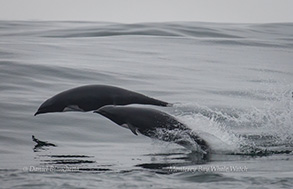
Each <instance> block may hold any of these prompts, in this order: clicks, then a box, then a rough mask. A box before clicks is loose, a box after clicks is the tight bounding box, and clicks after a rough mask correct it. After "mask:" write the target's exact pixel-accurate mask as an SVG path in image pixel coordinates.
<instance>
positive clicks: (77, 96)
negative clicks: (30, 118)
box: [35, 85, 170, 116]
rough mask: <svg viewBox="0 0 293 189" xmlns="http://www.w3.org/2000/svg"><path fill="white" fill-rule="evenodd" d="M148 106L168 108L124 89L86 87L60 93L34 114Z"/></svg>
mask: <svg viewBox="0 0 293 189" xmlns="http://www.w3.org/2000/svg"><path fill="white" fill-rule="evenodd" d="M127 104H150V105H157V106H169V105H170V104H169V103H167V102H163V101H160V100H157V99H154V98H150V97H147V96H145V95H143V94H140V93H136V92H133V91H129V90H126V89H122V88H118V87H114V86H107V85H86V86H81V87H77V88H73V89H69V90H67V91H64V92H61V93H59V94H57V95H55V96H53V97H52V98H50V99H48V100H46V101H45V102H44V103H43V104H42V105H41V106H40V107H39V109H38V111H37V112H36V113H35V116H36V115H38V114H44V113H49V112H65V111H83V112H87V111H93V110H97V109H99V108H100V107H102V106H105V105H127Z"/></svg>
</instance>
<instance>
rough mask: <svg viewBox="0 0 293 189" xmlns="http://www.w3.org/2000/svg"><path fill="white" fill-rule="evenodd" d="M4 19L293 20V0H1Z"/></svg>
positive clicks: (115, 20)
mask: <svg viewBox="0 0 293 189" xmlns="http://www.w3.org/2000/svg"><path fill="white" fill-rule="evenodd" d="M0 20H76V21H84V20H86V21H111V22H122V23H135V22H162V21H202V22H229V23H268V22H293V0H0Z"/></svg>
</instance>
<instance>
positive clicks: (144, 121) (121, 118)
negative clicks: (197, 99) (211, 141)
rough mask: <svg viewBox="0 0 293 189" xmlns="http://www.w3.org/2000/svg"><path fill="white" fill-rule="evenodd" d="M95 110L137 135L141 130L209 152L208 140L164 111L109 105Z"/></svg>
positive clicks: (164, 139) (156, 137)
mask: <svg viewBox="0 0 293 189" xmlns="http://www.w3.org/2000/svg"><path fill="white" fill-rule="evenodd" d="M94 112H95V113H99V114H101V115H103V116H105V117H107V118H108V119H110V120H111V121H113V122H115V123H116V124H118V125H120V126H122V127H125V128H128V129H130V130H131V131H132V132H133V133H134V134H135V135H137V132H139V133H141V134H143V135H145V136H148V137H150V138H155V139H159V140H163V141H166V142H175V143H177V144H179V145H182V146H184V147H186V148H188V149H190V150H192V151H195V152H203V153H204V154H208V152H209V146H208V144H207V143H206V141H204V140H203V139H202V138H200V137H198V136H197V135H196V134H195V133H194V132H193V131H192V130H191V129H190V128H188V127H187V126H185V125H184V124H182V123H180V122H179V121H177V120H176V119H175V118H174V117H172V116H171V115H169V114H167V113H164V112H162V111H159V110H155V109H150V108H143V107H129V106H128V107H127V106H113V105H108V106H104V107H102V108H100V109H98V110H96V111H94ZM198 147H200V148H198Z"/></svg>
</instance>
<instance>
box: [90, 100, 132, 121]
mask: <svg viewBox="0 0 293 189" xmlns="http://www.w3.org/2000/svg"><path fill="white" fill-rule="evenodd" d="M94 113H98V114H101V115H102V116H105V117H106V118H108V119H110V120H111V121H113V122H115V123H117V124H118V125H123V124H124V123H125V122H126V120H125V119H126V118H125V115H124V113H123V111H121V110H120V107H117V106H113V105H107V106H103V107H101V108H99V109H98V110H96V111H94Z"/></svg>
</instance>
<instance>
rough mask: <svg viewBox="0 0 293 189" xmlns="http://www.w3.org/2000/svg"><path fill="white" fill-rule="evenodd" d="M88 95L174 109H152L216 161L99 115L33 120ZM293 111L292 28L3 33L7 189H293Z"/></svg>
mask: <svg viewBox="0 0 293 189" xmlns="http://www.w3.org/2000/svg"><path fill="white" fill-rule="evenodd" d="M87 84H103V85H113V86H118V87H122V88H125V89H129V90H133V91H136V92H139V93H143V94H145V95H147V96H151V97H153V98H157V99H160V100H164V101H167V102H170V103H174V106H173V107H155V106H146V107H150V108H155V109H159V110H161V111H164V112H167V113H168V114H171V115H173V116H175V117H176V118H177V119H178V120H179V121H181V122H183V123H185V124H186V125H188V126H189V127H190V128H192V129H193V130H194V132H196V133H198V134H199V135H200V136H201V137H202V138H204V139H205V140H206V141H207V142H208V143H209V144H210V146H211V148H212V153H211V157H210V158H209V159H208V160H203V159H202V158H201V157H200V156H198V154H196V153H192V152H190V151H189V150H188V149H185V148H183V147H181V146H179V145H177V144H173V143H166V142H161V141H157V140H153V139H150V138H147V137H145V136H143V135H138V136H135V135H133V133H132V132H131V131H130V130H127V129H124V128H121V127H119V126H117V125H116V124H114V123H113V122H111V121H110V120H108V119H106V118H104V117H102V116H101V115H98V114H94V113H91V112H87V113H82V112H66V113H50V114H42V115H39V116H36V117H35V116H34V113H35V112H36V110H37V109H38V107H39V106H40V104H41V103H42V102H44V101H45V100H46V99H48V98H50V97H52V96H53V95H55V94H57V93H59V92H61V91H64V90H67V89H70V88H74V87H78V86H81V85H87ZM292 109H293V23H271V24H217V23H200V22H168V23H140V24H120V23H106V22H105V23H103V22H49V21H0V120H1V122H0V158H1V160H0V188H30V189H31V188H293V152H292V151H293V111H292ZM32 135H34V136H35V137H36V138H37V139H39V140H43V141H48V142H50V143H53V144H56V147H54V146H47V147H43V148H34V147H35V144H36V143H34V142H33V141H32Z"/></svg>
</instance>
